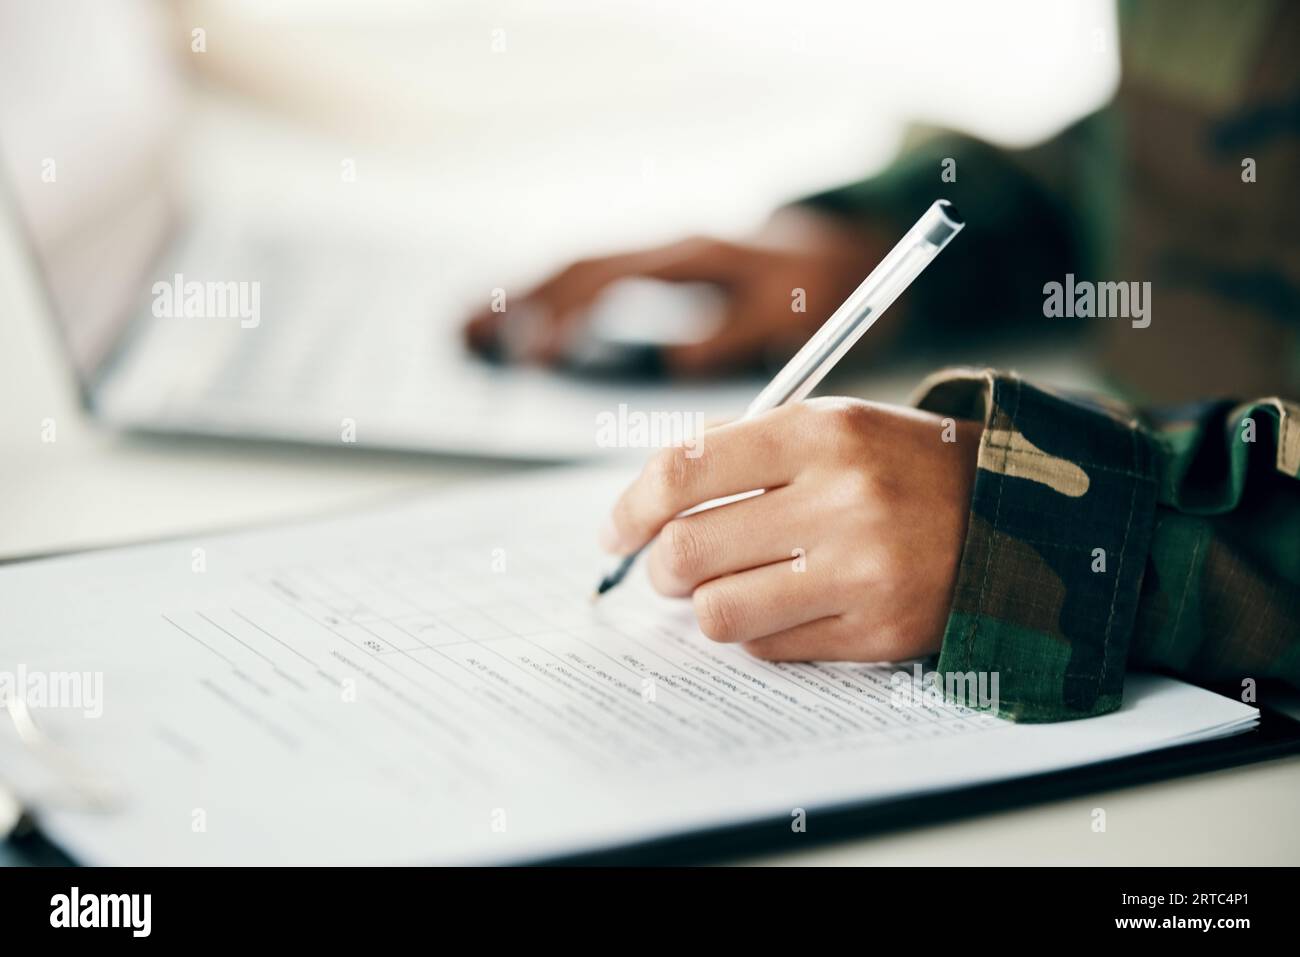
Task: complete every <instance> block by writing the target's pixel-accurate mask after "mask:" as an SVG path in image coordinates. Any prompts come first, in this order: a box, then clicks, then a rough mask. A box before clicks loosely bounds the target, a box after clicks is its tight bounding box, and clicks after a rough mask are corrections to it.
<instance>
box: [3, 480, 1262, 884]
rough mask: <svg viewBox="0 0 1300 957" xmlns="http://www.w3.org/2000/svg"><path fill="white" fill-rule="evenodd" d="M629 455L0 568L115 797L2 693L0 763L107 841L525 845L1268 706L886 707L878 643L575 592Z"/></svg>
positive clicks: (70, 833) (304, 853)
mask: <svg viewBox="0 0 1300 957" xmlns="http://www.w3.org/2000/svg"><path fill="white" fill-rule="evenodd" d="M627 477H628V476H627V474H626V472H625V471H622V470H619V471H616V472H610V471H604V470H602V471H591V470H584V471H556V472H551V473H546V474H543V475H540V476H539V475H534V476H530V477H524V478H518V479H510V480H504V481H502V482H500V483H492V484H485V485H482V486H480V487H478V488H475V489H468V490H464V491H461V492H455V493H444V494H440V495H437V496H433V497H429V498H427V499H423V500H420V501H416V502H410V503H404V504H401V505H397V506H394V507H392V508H388V509H384V510H381V511H375V512H370V513H367V514H364V515H357V516H353V517H348V518H344V519H339V520H330V521H325V522H318V523H309V524H302V525H296V526H286V527H279V528H274V529H264V530H258V531H252V532H246V533H240V534H235V535H227V536H220V537H212V538H207V539H194V540H187V541H176V542H167V543H162V544H155V545H149V546H142V547H134V548H129V549H119V550H113V551H109V552H103V553H98V554H90V555H85V556H78V557H70V558H65V559H55V560H48V561H41V562H36V563H31V564H27V565H18V566H12V567H7V568H3V569H0V609H3V611H0V615H2V616H3V632H2V634H0V669H3V670H5V671H7V672H9V673H14V672H16V670H17V669H19V668H20V666H21V667H22V668H23V669H24V670H25V671H26V672H27V673H31V672H36V673H47V674H48V673H52V672H67V673H71V672H77V673H92V674H93V673H96V672H98V673H102V680H103V686H102V688H103V693H102V701H101V702H100V705H101V706H102V716H100V717H87V716H86V715H85V714H84V711H85V710H86V709H81V710H77V709H75V708H55V709H44V710H42V709H36V710H34V711H33V713H34V715H35V717H36V719H37V721H38V722H39V723H40V726H41V728H42V729H43V730H44V732H45V733H46V735H47V736H48V737H49V738H50V739H52V740H54V741H56V742H58V744H59V745H60V746H62V747H63V748H65V749H66V750H67V752H68V754H69V755H71V757H72V760H73V761H74V762H75V764H76V766H77V767H81V768H92V769H94V770H95V772H96V774H97V775H101V776H103V778H104V779H105V780H106V781H109V782H111V784H112V789H113V793H114V794H115V795H116V796H117V801H116V804H115V807H114V809H113V810H110V811H100V812H86V811H84V810H79V809H75V808H71V807H69V806H68V805H67V801H66V800H64V799H63V796H62V795H60V793H59V791H58V789H57V788H55V787H53V786H52V785H51V780H55V779H57V775H55V774H52V773H51V769H49V768H47V767H44V766H43V765H44V764H45V763H48V762H45V761H44V760H43V759H41V758H38V757H37V756H34V755H33V754H32V753H31V752H30V749H29V748H28V747H25V746H24V745H22V744H21V743H20V742H19V741H18V739H17V737H16V735H15V734H14V732H13V729H12V728H10V727H9V726H8V725H9V722H7V721H5V722H3V723H4V725H5V727H4V730H3V732H0V778H2V779H3V780H4V781H6V782H7V783H8V784H9V785H10V786H11V789H13V790H15V791H17V792H18V793H19V794H20V795H21V796H23V797H24V798H25V799H26V800H27V801H28V802H29V803H31V804H34V805H35V806H36V808H37V810H38V811H39V812H40V813H41V817H42V820H43V824H44V826H45V827H46V829H47V830H48V831H49V832H50V833H51V834H52V835H53V837H54V838H55V839H56V840H57V841H59V842H61V843H62V844H63V846H64V847H65V848H66V849H67V850H68V851H69V852H70V853H71V854H72V855H73V856H74V857H76V858H78V859H80V860H84V861H86V862H89V863H95V864H136V863H196V864H197V863H223V864H224V863H290V862H302V863H336V862H359V863H381V862H399V863H433V862H454V863H459V862H466V863H471V862H472V863H478V862H499V861H524V860H530V859H535V858H538V857H541V856H548V855H554V854H560V853H571V852H577V851H581V850H587V849H594V848H599V847H604V846H609V845H611V844H618V843H624V842H632V841H639V840H645V839H648V838H652V837H655V836H662V835H666V834H672V833H678V832H682V831H687V830H691V829H696V828H704V827H709V826H713V825H718V824H723V823H729V822H739V821H744V820H751V819H758V818H763V817H772V816H777V817H789V816H791V815H792V814H793V813H794V812H795V810H796V809H803V810H804V811H805V812H806V813H807V814H808V815H809V820H810V821H811V822H814V823H815V820H816V817H815V816H816V812H817V810H818V809H822V808H827V807H831V806H834V805H838V804H843V803H845V802H850V801H862V800H872V799H882V798H887V797H891V796H897V795H900V794H909V793H919V792H925V791H933V790H936V789H944V788H950V787H954V786H960V785H965V784H970V783H974V782H979V781H991V780H997V779H1003V778H1006V777H1008V776H1013V775H1022V774H1028V773H1034V772H1040V771H1046V770H1051V769H1057V768H1064V767H1069V766H1075V765H1081V764H1086V763H1090V762H1095V761H1099V760H1104V759H1107V758H1113V757H1117V756H1120V755H1126V754H1133V753H1138V752H1142V751H1147V750H1151V749H1154V748H1158V747H1161V746H1164V745H1166V744H1169V743H1173V742H1181V741H1186V740H1193V739H1196V738H1199V737H1209V736H1214V735H1217V734H1223V733H1229V732H1233V731H1237V730H1242V729H1244V728H1247V727H1250V726H1251V725H1252V723H1253V721H1254V720H1255V717H1256V712H1255V709H1253V708H1250V707H1248V706H1246V705H1244V704H1241V703H1239V702H1235V701H1232V700H1230V699H1226V698H1223V697H1220V696H1217V695H1214V694H1212V693H1210V692H1206V691H1203V690H1200V689H1196V688H1193V687H1191V686H1189V685H1185V684H1182V683H1179V682H1175V681H1171V680H1168V679H1157V678H1137V677H1130V679H1129V682H1128V686H1127V689H1126V704H1125V706H1124V708H1123V709H1122V710H1121V711H1119V712H1117V713H1115V714H1112V715H1107V716H1105V717H1102V718H1097V719H1092V720H1087V721H1075V722H1067V723H1064V724H1056V725H1015V724H1011V723H1009V722H1005V721H1002V720H999V719H997V718H993V717H989V716H987V715H982V714H975V713H973V712H969V711H965V710H963V709H959V708H953V707H948V706H944V707H934V706H932V705H926V706H922V707H899V706H898V705H897V702H896V701H895V700H894V698H893V694H892V692H893V687H892V686H891V676H892V675H893V674H894V673H895V672H896V671H897V670H898V669H897V668H896V667H892V666H883V665H877V666H867V665H827V664H805V665H778V664H771V663H765V662H761V661H757V660H755V659H753V658H751V657H750V656H749V655H748V654H746V653H745V652H744V651H743V650H740V649H738V648H735V647H729V646H721V645H717V644H715V643H712V642H710V641H709V640H708V639H706V638H704V637H703V636H702V635H701V634H700V633H699V632H698V630H697V629H696V627H695V625H694V622H693V619H692V617H691V613H690V608H689V605H688V604H686V603H682V602H673V601H669V600H667V599H662V598H659V597H658V596H656V595H654V594H653V593H652V592H651V591H650V590H649V588H648V586H647V584H646V583H645V582H644V580H643V579H641V578H640V577H636V578H634V579H633V580H631V581H629V582H628V583H627V584H626V585H625V586H624V587H623V588H621V589H619V590H617V591H616V592H614V593H612V594H611V595H609V596H607V598H606V599H605V600H604V601H602V602H601V603H599V604H597V605H595V606H592V605H591V604H590V603H589V602H588V595H589V594H590V591H591V589H592V587H593V585H594V583H595V581H596V579H597V577H598V576H599V573H600V572H601V571H602V570H603V569H604V568H605V566H606V564H607V562H606V560H604V559H602V558H601V556H599V554H598V553H597V552H596V550H595V549H594V547H592V546H591V545H590V544H589V543H590V541H591V539H592V537H593V529H594V527H595V525H596V524H597V522H598V521H599V519H600V517H601V515H602V513H603V511H604V509H605V508H606V507H607V506H608V504H609V503H610V502H611V501H612V499H613V497H614V495H615V493H616V492H617V490H618V488H619V487H620V485H621V484H622V483H623V482H624V481H625V480H626V479H627ZM196 550H198V551H196ZM0 717H2V715H0ZM810 826H813V824H810Z"/></svg>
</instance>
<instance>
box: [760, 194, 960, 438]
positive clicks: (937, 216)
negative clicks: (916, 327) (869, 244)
mask: <svg viewBox="0 0 1300 957" xmlns="http://www.w3.org/2000/svg"><path fill="white" fill-rule="evenodd" d="M963 225H964V223H963V222H962V221H961V219H960V218H959V217H958V215H957V211H956V209H954V207H953V205H952V204H951V203H949V202H948V201H947V200H943V199H940V200H936V201H935V202H934V203H933V204H931V206H930V208H929V209H928V210H926V211H925V214H924V215H922V216H921V218H920V219H918V220H917V221H916V224H915V225H914V226H913V227H912V228H911V229H909V230H908V231H907V233H906V234H905V235H904V236H903V238H902V239H900V240H899V241H898V243H897V244H896V245H895V246H894V248H893V249H891V250H890V251H889V254H888V255H886V256H885V258H884V259H882V260H881V261H880V265H878V266H876V268H875V269H873V270H872V271H871V275H869V276H867V278H866V279H864V280H863V281H862V284H861V285H860V286H858V288H857V289H855V290H854V291H853V293H852V295H850V296H849V298H848V299H846V300H844V303H843V305H841V306H840V307H839V308H838V309H836V310H835V312H834V314H833V315H832V316H831V317H830V318H829V319H827V320H826V322H825V324H824V325H823V326H822V327H821V328H820V329H819V330H817V333H816V334H815V335H814V336H813V337H812V338H811V339H809V340H808V342H807V343H806V344H805V345H804V347H803V348H802V349H800V350H799V351H798V352H797V353H795V355H794V358H792V359H791V360H790V361H789V362H788V363H786V366H785V368H784V369H782V370H781V371H780V372H779V373H777V375H776V377H775V378H774V379H773V380H772V381H771V382H770V383H769V384H768V386H767V387H766V388H765V389H763V391H762V392H760V393H759V394H758V396H757V397H756V398H755V399H754V401H753V402H751V403H750V405H749V408H748V409H746V410H745V416H744V417H745V418H751V417H752V416H755V415H759V414H760V413H763V412H766V411H768V410H769V409H774V408H776V407H777V406H779V405H784V404H785V403H787V402H798V401H799V400H800V399H802V398H804V397H805V396H806V395H808V393H809V392H811V391H812V390H813V389H815V388H816V387H817V386H818V384H819V383H820V382H821V381H822V379H824V378H825V377H826V375H827V373H829V372H830V370H831V369H833V368H834V367H835V364H836V363H837V362H839V360H840V359H841V358H843V356H844V354H845V353H846V352H848V351H849V350H850V349H852V348H853V346H854V344H855V343H856V342H857V341H858V340H859V339H861V338H862V336H863V335H864V334H865V333H866V331H867V330H868V329H870V328H871V327H872V326H873V325H874V324H875V322H876V320H877V319H879V318H880V316H881V315H882V314H883V313H884V311H885V310H886V309H888V308H889V306H890V305H891V304H892V303H893V301H894V300H895V299H897V298H898V297H899V295H901V294H902V292H903V290H904V289H906V288H907V287H908V286H909V285H911V283H912V280H913V279H915V278H916V277H917V275H918V274H919V273H920V272H921V270H923V269H924V268H925V267H926V266H927V265H929V263H930V260H932V259H934V257H935V256H937V255H938V254H939V251H940V250H941V249H943V247H944V246H946V245H947V244H948V242H949V241H950V240H951V239H952V237H953V236H956V235H957V234H958V233H959V232H961V229H962V226H963Z"/></svg>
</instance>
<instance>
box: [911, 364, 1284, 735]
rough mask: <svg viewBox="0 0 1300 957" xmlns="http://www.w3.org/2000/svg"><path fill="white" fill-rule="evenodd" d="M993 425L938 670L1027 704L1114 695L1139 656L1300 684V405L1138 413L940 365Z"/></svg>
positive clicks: (958, 411)
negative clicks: (970, 677) (995, 685)
mask: <svg viewBox="0 0 1300 957" xmlns="http://www.w3.org/2000/svg"><path fill="white" fill-rule="evenodd" d="M917 402H918V404H919V405H920V406H921V407H922V408H925V409H929V410H931V411H934V412H937V413H940V414H943V415H951V416H954V417H968V418H972V417H974V418H978V417H982V418H983V420H984V424H985V428H984V434H983V438H982V439H981V442H980V450H979V470H978V471H977V473H976V480H975V491H974V496H973V500H972V503H971V514H970V526H969V530H968V531H967V536H966V544H965V547H964V550H963V552H962V558H961V566H960V571H959V573H958V581H957V588H956V592H955V594H954V597H953V606H952V612H951V614H950V616H949V619H948V625H947V630H946V633H945V635H944V641H943V649H942V651H941V653H940V656H939V664H938V671H939V672H940V673H941V674H948V673H953V672H959V673H966V672H971V671H974V672H977V673H979V672H984V673H988V674H994V673H996V674H997V675H998V681H999V689H998V710H999V713H1001V714H1003V715H1004V716H1006V717H1011V718H1015V719H1018V720H1024V721H1057V720H1062V719H1065V718H1078V717H1086V716H1089V715H1095V714H1101V713H1104V712H1106V711H1112V710H1114V709H1115V708H1118V707H1119V705H1120V701H1121V695H1122V691H1123V686H1124V674H1125V670H1126V668H1127V667H1128V666H1129V665H1134V666H1137V667H1144V668H1150V669H1155V670H1161V671H1168V672H1171V673H1173V674H1177V675H1180V676H1183V677H1187V678H1190V679H1193V680H1199V681H1214V682H1218V681H1230V682H1232V683H1233V684H1238V685H1239V684H1240V683H1241V682H1242V681H1244V680H1245V679H1254V680H1256V681H1257V680H1259V679H1262V678H1282V679H1285V680H1287V681H1289V682H1291V683H1292V684H1294V685H1296V686H1300V404H1297V403H1289V402H1284V401H1282V400H1280V399H1261V400H1257V401H1253V402H1246V403H1240V404H1234V403H1228V402H1207V403H1203V404H1201V405H1198V406H1193V407H1187V408H1183V409H1178V410H1173V411H1169V412H1162V413H1142V412H1138V411H1133V410H1129V409H1125V408H1123V407H1120V406H1118V405H1117V404H1114V403H1107V404H1104V405H1103V404H1099V403H1097V402H1095V401H1090V400H1086V399H1082V398H1072V397H1067V396H1063V395H1057V394H1054V393H1053V392H1050V391H1047V390H1045V389H1041V388H1036V387H1035V386H1033V385H1030V384H1029V383H1027V382H1024V381H1022V380H1021V379H1020V378H1018V377H1017V376H1014V375H1001V374H997V373H994V372H989V371H986V372H979V371H974V370H969V371H963V370H958V371H952V372H944V373H938V374H937V375H935V376H933V377H931V378H930V379H929V380H928V381H927V382H926V383H925V384H924V385H923V387H922V390H921V392H920V394H919V396H918V399H917Z"/></svg>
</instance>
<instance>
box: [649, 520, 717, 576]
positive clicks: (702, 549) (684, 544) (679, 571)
mask: <svg viewBox="0 0 1300 957" xmlns="http://www.w3.org/2000/svg"><path fill="white" fill-rule="evenodd" d="M660 536H661V537H662V539H663V543H664V566H665V568H666V570H667V571H668V574H669V575H670V576H672V577H673V578H675V579H677V580H678V581H692V580H694V578H695V577H696V576H697V575H698V574H699V573H700V571H701V570H702V569H703V568H704V563H705V560H706V559H707V551H708V549H707V546H706V544H705V542H704V539H703V536H702V535H701V534H700V531H699V529H697V528H695V527H693V525H692V523H690V522H687V521H683V520H682V519H675V520H674V521H671V522H669V523H668V524H667V525H665V526H664V528H663V531H662V532H660Z"/></svg>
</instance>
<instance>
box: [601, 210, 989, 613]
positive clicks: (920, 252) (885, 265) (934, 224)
mask: <svg viewBox="0 0 1300 957" xmlns="http://www.w3.org/2000/svg"><path fill="white" fill-rule="evenodd" d="M964 225H965V223H963V222H962V220H961V217H960V216H959V215H958V213H957V209H956V207H954V206H953V205H952V203H950V202H948V201H947V200H946V199H939V200H935V202H934V203H932V204H931V205H930V208H929V209H927V210H926V211H925V212H924V213H923V214H922V215H921V218H920V219H918V220H917V221H916V225H914V226H913V227H912V228H911V229H909V230H908V231H907V232H906V233H905V234H904V236H903V238H902V239H900V240H899V241H898V243H897V244H896V245H895V246H894V248H893V249H891V250H890V251H889V253H888V255H886V256H885V258H884V259H882V260H881V261H880V264H879V265H878V266H876V268H875V269H873V270H871V274H870V275H868V276H867V278H866V279H864V280H862V284H861V285H859V286H858V288H857V289H855V290H853V292H852V293H851V294H850V295H849V298H847V299H845V300H844V302H843V304H842V305H841V306H840V307H839V308H838V309H836V310H835V312H834V313H833V314H832V315H831V317H830V318H829V319H827V320H826V322H825V323H823V324H822V327H821V328H820V329H818V330H817V331H816V332H815V333H814V334H813V337H812V338H811V339H809V340H808V341H807V342H806V343H805V344H804V346H803V348H802V349H800V350H799V351H798V352H796V353H795V354H794V358H792V359H791V360H790V361H789V362H787V363H786V364H785V367H784V368H783V369H782V370H781V371H780V372H778V373H777V374H776V376H775V377H774V378H773V379H772V381H771V382H769V383H768V384H767V386H766V387H765V388H764V389H763V391H762V392H760V393H759V394H758V395H757V396H756V397H755V398H754V401H753V402H751V403H750V404H749V408H747V409H746V410H745V414H744V415H743V416H742V417H741V421H743V420H745V419H752V418H753V417H754V416H756V415H761V414H762V413H764V412H767V411H769V410H771V409H775V408H776V407H777V406H781V405H784V404H785V403H787V402H798V401H799V400H800V399H802V398H804V397H805V396H807V395H808V393H809V392H811V391H812V390H813V389H815V388H817V385H818V384H819V383H820V382H821V381H822V379H824V378H826V374H827V373H829V372H830V371H831V369H833V368H835V365H836V363H838V362H839V361H840V360H841V359H842V358H844V356H845V354H846V353H847V352H848V351H849V350H850V349H852V348H853V346H854V344H855V343H856V342H857V341H858V340H859V339H861V338H862V336H863V335H864V334H865V333H866V331H867V330H868V329H870V328H871V327H872V326H873V325H875V323H876V320H877V319H879V318H880V317H881V315H882V314H883V313H884V311H885V310H886V309H888V308H889V306H890V304H891V303H893V301H894V300H895V299H897V298H898V297H899V296H900V295H901V294H902V292H903V290H904V289H906V288H907V287H908V286H909V285H911V283H912V280H913V279H915V278H916V277H917V276H918V275H920V273H921V270H922V269H924V268H925V267H926V266H928V265H929V264H930V261H931V260H932V259H934V257H935V256H937V255H938V254H939V250H941V249H943V247H944V246H946V245H948V242H949V240H951V239H952V237H954V236H956V235H957V234H958V233H959V232H961V229H962V226H964ZM714 504H715V503H713V502H705V503H703V504H701V505H699V506H696V507H695V508H693V509H691V510H690V511H689V512H687V513H686V514H693V513H695V512H700V511H703V510H704V509H706V508H711V507H713V505H714ZM649 545H650V543H649V542H647V543H646V544H645V545H642V546H641V547H640V548H638V549H637V550H636V551H635V552H633V553H632V554H630V555H628V556H626V557H625V558H624V559H623V560H622V561H621V562H619V563H618V566H617V567H616V568H615V569H614V570H613V571H611V572H610V573H609V574H608V575H606V576H605V577H604V578H602V579H601V580H600V584H599V585H597V586H596V591H595V592H594V593H593V594H592V596H591V597H592V600H593V601H594V600H595V599H596V598H599V597H600V596H601V595H603V594H605V592H607V591H609V590H610V589H611V588H613V587H614V586H615V585H617V584H618V583H619V582H621V581H622V580H623V579H624V578H626V577H627V573H628V572H629V571H631V569H632V565H633V564H634V563H635V562H636V559H637V556H638V555H640V554H641V553H642V552H643V551H645V549H646V548H648V547H649Z"/></svg>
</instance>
